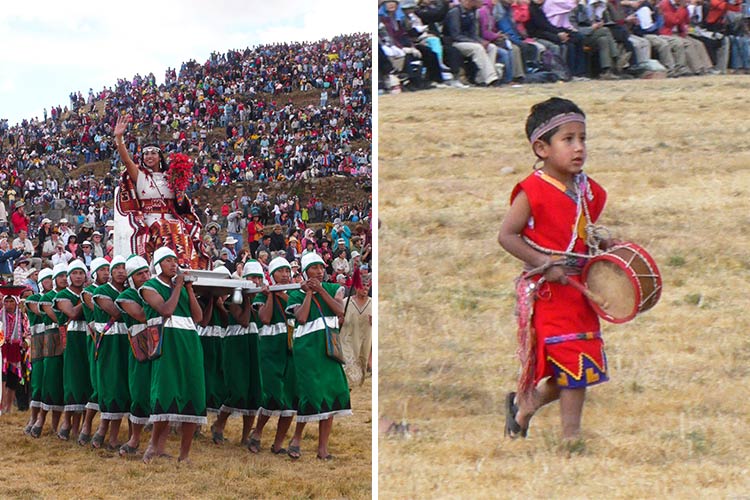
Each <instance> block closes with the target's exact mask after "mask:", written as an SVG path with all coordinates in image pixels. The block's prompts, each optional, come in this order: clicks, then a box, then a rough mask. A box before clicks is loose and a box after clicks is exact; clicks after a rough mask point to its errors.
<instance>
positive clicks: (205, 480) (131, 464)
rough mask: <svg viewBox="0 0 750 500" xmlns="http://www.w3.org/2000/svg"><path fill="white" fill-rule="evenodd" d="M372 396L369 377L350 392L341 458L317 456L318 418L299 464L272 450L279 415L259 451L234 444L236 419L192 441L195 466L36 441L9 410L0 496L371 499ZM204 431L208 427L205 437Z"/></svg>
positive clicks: (334, 448) (1, 428) (338, 449)
mask: <svg viewBox="0 0 750 500" xmlns="http://www.w3.org/2000/svg"><path fill="white" fill-rule="evenodd" d="M371 401H372V390H371V385H370V380H368V381H367V383H366V384H365V386H363V387H362V388H361V389H355V390H354V391H353V392H352V407H353V409H354V416H352V417H346V418H339V419H336V420H334V426H333V434H332V436H331V443H330V451H331V453H333V454H334V455H335V456H336V459H335V460H333V461H332V462H323V461H321V460H317V459H316V458H315V453H316V449H317V436H318V432H317V424H316V425H312V424H308V426H307V427H306V428H305V435H304V438H303V441H302V458H301V459H300V460H299V461H297V462H292V460H291V459H290V458H288V457H287V456H286V455H284V456H275V455H272V454H271V452H270V451H269V450H270V446H271V442H272V441H273V434H274V433H275V432H276V419H275V418H274V419H272V420H271V421H270V422H269V424H268V426H267V427H266V429H265V431H264V435H263V444H262V452H261V453H260V454H258V455H252V454H251V453H250V452H248V451H247V449H245V448H242V447H240V446H239V445H238V444H237V441H238V440H239V434H240V431H241V427H242V424H241V421H240V419H239V418H232V419H230V420H229V423H228V424H227V431H226V432H225V436H226V437H227V439H228V441H227V443H226V444H224V445H223V446H221V447H217V446H215V445H214V444H213V443H212V442H211V440H210V437H203V438H199V439H197V440H196V441H194V443H193V449H192V451H191V453H190V459H191V461H192V463H191V464H189V465H186V466H181V465H178V464H177V463H176V461H175V460H171V461H167V460H165V459H157V460H156V461H155V462H154V463H152V464H151V465H144V464H143V463H141V462H140V460H125V459H121V458H119V457H117V456H116V455H115V454H114V453H109V452H106V451H93V450H91V449H90V448H86V449H83V448H80V447H79V446H78V445H76V444H75V443H73V442H69V443H67V442H62V441H59V440H58V439H57V438H56V437H53V436H52V435H49V434H45V435H43V436H42V437H41V438H40V439H39V440H33V439H31V438H29V437H27V436H24V435H23V433H22V426H23V424H24V423H25V419H26V418H28V413H25V414H22V413H18V412H16V413H14V414H11V415H10V416H7V415H4V416H2V417H0V450H2V452H0V456H2V462H3V473H2V474H0V498H138V499H146V498H227V499H229V498H282V497H283V498H370V496H371V491H372V489H371V478H372V474H371V471H372V453H371V441H372V423H371V414H372V403H371ZM97 421H98V419H97ZM209 421H213V417H209ZM45 432H46V429H45ZM207 432H208V430H207V429H205V428H204V435H205V434H206V433H207ZM122 434H123V432H121V436H122ZM145 444H146V443H145V441H144V442H143V443H142V445H141V450H143V449H145ZM178 448H179V437H178V436H175V435H171V436H170V438H169V444H168V445H167V452H168V453H171V454H175V455H176V454H177V451H178Z"/></svg>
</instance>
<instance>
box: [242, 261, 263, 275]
mask: <svg viewBox="0 0 750 500" xmlns="http://www.w3.org/2000/svg"><path fill="white" fill-rule="evenodd" d="M248 276H263V266H261V265H260V262H258V261H257V260H248V261H247V262H245V266H244V267H243V268H242V277H243V278H247V277H248Z"/></svg>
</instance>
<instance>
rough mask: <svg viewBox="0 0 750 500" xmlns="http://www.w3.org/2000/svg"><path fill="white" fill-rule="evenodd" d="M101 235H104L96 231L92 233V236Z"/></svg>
mask: <svg viewBox="0 0 750 500" xmlns="http://www.w3.org/2000/svg"><path fill="white" fill-rule="evenodd" d="M101 235H102V233H100V232H99V231H94V232H93V233H91V236H101Z"/></svg>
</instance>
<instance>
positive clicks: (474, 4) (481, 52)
mask: <svg viewBox="0 0 750 500" xmlns="http://www.w3.org/2000/svg"><path fill="white" fill-rule="evenodd" d="M480 1H481V0H460V1H459V4H458V5H456V6H454V7H451V8H450V9H449V10H448V13H447V14H446V15H445V22H444V23H443V41H444V44H446V45H447V44H450V45H451V46H452V47H453V48H455V49H456V50H457V51H458V52H459V53H460V54H461V55H462V56H463V57H465V58H468V59H471V62H473V63H474V65H475V66H476V68H477V73H476V75H475V76H474V78H473V80H474V83H475V84H477V85H480V86H496V85H500V81H499V79H498V75H497V71H496V70H495V60H496V59H497V47H496V46H495V45H493V44H491V43H489V42H487V41H486V40H483V39H481V38H479V36H478V34H477V33H478V26H477V20H476V10H477V8H478V7H479V4H480ZM458 76H459V75H458V74H457V73H454V75H453V77H454V79H458Z"/></svg>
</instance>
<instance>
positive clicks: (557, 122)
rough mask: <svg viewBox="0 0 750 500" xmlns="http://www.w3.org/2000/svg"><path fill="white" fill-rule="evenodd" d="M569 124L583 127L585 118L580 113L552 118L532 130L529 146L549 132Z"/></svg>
mask: <svg viewBox="0 0 750 500" xmlns="http://www.w3.org/2000/svg"><path fill="white" fill-rule="evenodd" d="M571 122H580V123H583V124H584V125H585V124H586V118H585V117H584V116H583V115H582V114H580V113H564V114H561V115H556V116H553V117H552V118H550V119H549V120H547V121H546V122H544V123H542V124H541V125H539V126H538V127H537V128H535V129H534V131H533V132H532V133H531V137H530V138H529V142H531V144H534V143H535V142H536V141H537V140H539V138H540V137H542V136H543V135H544V134H546V133H547V132H549V131H550V130H553V129H555V128H557V127H559V126H561V125H565V124H566V123H571Z"/></svg>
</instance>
